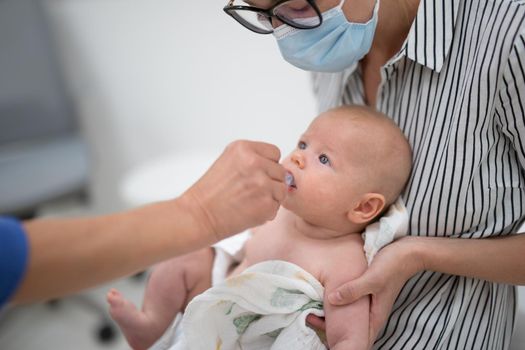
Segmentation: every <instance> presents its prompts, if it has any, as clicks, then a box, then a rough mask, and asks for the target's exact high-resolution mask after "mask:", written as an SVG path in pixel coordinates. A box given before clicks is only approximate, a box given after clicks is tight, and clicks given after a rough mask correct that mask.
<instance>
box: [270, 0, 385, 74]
mask: <svg viewBox="0 0 525 350" xmlns="http://www.w3.org/2000/svg"><path fill="white" fill-rule="evenodd" d="M343 2H344V0H343V1H342V2H341V3H340V4H339V5H338V6H337V7H334V8H333V9H330V10H328V11H326V12H323V14H322V16H323V23H322V24H321V25H320V26H319V27H317V28H313V29H296V28H293V27H291V26H289V25H287V24H284V25H282V26H279V27H278V28H276V29H275V31H274V36H275V37H276V39H277V44H278V45H279V49H280V50H281V54H282V56H283V58H284V59H285V60H286V61H288V62H290V63H291V64H293V65H294V66H296V67H298V68H301V69H304V70H308V71H314V72H340V71H343V70H344V69H346V68H348V67H350V66H352V65H354V64H355V63H357V62H358V61H359V60H360V59H361V58H363V57H364V56H365V55H366V54H367V53H368V51H370V47H371V46H372V41H373V39H374V33H375V30H376V25H377V12H378V9H379V0H377V1H376V5H375V8H374V13H373V15H372V18H371V19H370V20H369V21H368V22H367V23H353V22H349V21H348V20H347V19H346V17H345V14H344V13H343V10H342V5H343ZM303 21H304V22H305V23H308V21H314V22H317V18H312V19H306V18H305V19H304V20H303Z"/></svg>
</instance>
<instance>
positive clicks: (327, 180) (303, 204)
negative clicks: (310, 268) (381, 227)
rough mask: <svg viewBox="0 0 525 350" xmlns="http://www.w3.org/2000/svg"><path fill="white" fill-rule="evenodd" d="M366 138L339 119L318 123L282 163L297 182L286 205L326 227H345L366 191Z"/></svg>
mask: <svg viewBox="0 0 525 350" xmlns="http://www.w3.org/2000/svg"><path fill="white" fill-rule="evenodd" d="M363 133H364V130H363V129H361V128H360V127H359V126H357V125H355V123H352V122H351V121H349V120H348V118H346V117H344V116H341V115H332V114H324V115H322V116H320V117H318V118H316V119H315V120H314V121H313V122H312V124H311V125H310V126H309V127H308V129H307V130H306V132H305V133H304V134H303V135H302V136H301V138H300V139H299V141H298V143H297V147H296V149H295V150H294V151H293V152H292V153H291V154H290V155H288V157H286V158H285V159H284V160H283V166H284V167H285V168H286V169H287V170H288V171H289V172H290V173H291V174H292V175H293V177H294V183H293V184H292V186H290V187H289V191H288V196H287V198H286V199H285V201H284V202H283V206H284V207H285V208H287V209H289V210H291V211H293V212H294V213H296V214H297V215H299V216H301V217H302V218H304V219H305V220H307V221H308V222H310V223H312V224H315V225H318V226H322V227H325V228H334V227H333V226H334V225H338V226H337V227H340V225H341V224H342V223H345V222H346V220H347V219H346V214H347V212H348V211H349V209H350V207H351V205H352V204H353V202H355V201H358V200H359V199H360V196H361V195H362V194H364V193H366V190H367V189H366V188H365V187H366V186H364V184H365V183H366V181H365V179H366V177H367V170H368V169H367V166H366V165H367V159H365V157H364V156H363V153H364V152H361V151H362V149H361V150H360V148H361V147H362V146H363V145H362V142H360V140H362V139H363Z"/></svg>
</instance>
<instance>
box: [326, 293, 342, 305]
mask: <svg viewBox="0 0 525 350" xmlns="http://www.w3.org/2000/svg"><path fill="white" fill-rule="evenodd" d="M342 300H343V296H342V295H341V292H333V293H330V294H329V295H328V301H329V302H330V304H339V303H340V302H341V301H342Z"/></svg>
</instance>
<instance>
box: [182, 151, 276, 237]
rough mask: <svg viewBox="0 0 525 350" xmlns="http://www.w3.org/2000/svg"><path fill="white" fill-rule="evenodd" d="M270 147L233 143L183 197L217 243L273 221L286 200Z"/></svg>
mask: <svg viewBox="0 0 525 350" xmlns="http://www.w3.org/2000/svg"><path fill="white" fill-rule="evenodd" d="M280 154H281V152H280V151H279V149H278V148H277V147H275V146H273V145H270V144H267V143H262V142H252V141H235V142H233V143H231V144H230V145H228V146H227V147H226V149H225V150H224V152H223V153H222V154H221V156H220V157H219V158H218V159H217V160H216V161H215V163H213V165H212V166H211V167H210V169H208V171H207V172H206V174H204V175H203V176H202V177H201V178H200V179H199V181H197V183H195V184H194V185H193V186H192V187H191V188H190V189H189V190H188V191H187V192H186V193H185V195H186V196H187V197H189V198H190V200H191V201H193V202H194V203H196V204H197V205H196V206H194V207H197V208H200V210H197V214H196V215H197V216H199V220H204V221H205V222H207V223H208V226H209V227H211V230H212V231H213V232H214V234H215V235H216V237H217V239H221V238H224V237H227V236H229V235H232V234H235V233H238V232H241V231H243V230H245V229H247V228H250V227H254V226H257V225H260V224H263V223H264V222H266V221H268V220H270V219H273V218H274V217H275V215H276V213H277V210H278V209H279V206H280V203H281V201H282V200H283V199H284V197H285V196H286V185H285V184H284V177H285V174H286V171H285V170H284V168H283V167H282V166H281V165H280V164H279V163H278V161H279V157H280Z"/></svg>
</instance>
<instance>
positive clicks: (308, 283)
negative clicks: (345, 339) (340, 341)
mask: <svg viewBox="0 0 525 350" xmlns="http://www.w3.org/2000/svg"><path fill="white" fill-rule="evenodd" d="M323 292H324V288H323V286H322V285H321V283H320V282H319V281H317V279H315V278H314V277H313V276H312V275H311V274H309V273H308V272H306V271H305V270H303V269H302V268H300V267H299V266H297V265H294V264H292V263H289V262H285V261H275V260H274V261H266V262H262V263H259V264H256V265H253V266H251V267H249V268H248V269H246V270H245V271H244V272H243V273H242V274H240V275H237V276H235V277H232V278H229V279H227V280H225V281H224V282H222V283H220V284H218V285H216V286H215V287H213V288H211V289H208V290H207V291H206V292H204V293H203V294H201V295H199V296H197V297H195V298H194V299H193V301H192V302H191V303H190V304H189V305H188V307H187V309H186V313H185V314H184V318H183V320H182V328H183V329H184V337H183V340H182V341H181V342H179V344H177V345H178V347H174V348H172V349H190V350H193V349H196V350H201V349H218V350H219V349H220V350H241V349H242V350H262V349H271V350H304V349H311V350H325V349H326V347H325V346H324V345H323V343H322V342H321V340H320V339H319V337H318V336H317V334H316V333H315V331H314V330H312V329H311V328H309V327H307V326H306V316H307V315H308V314H310V313H313V314H316V315H318V316H323V315H324V312H323V309H322V307H323ZM184 343H185V344H184Z"/></svg>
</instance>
